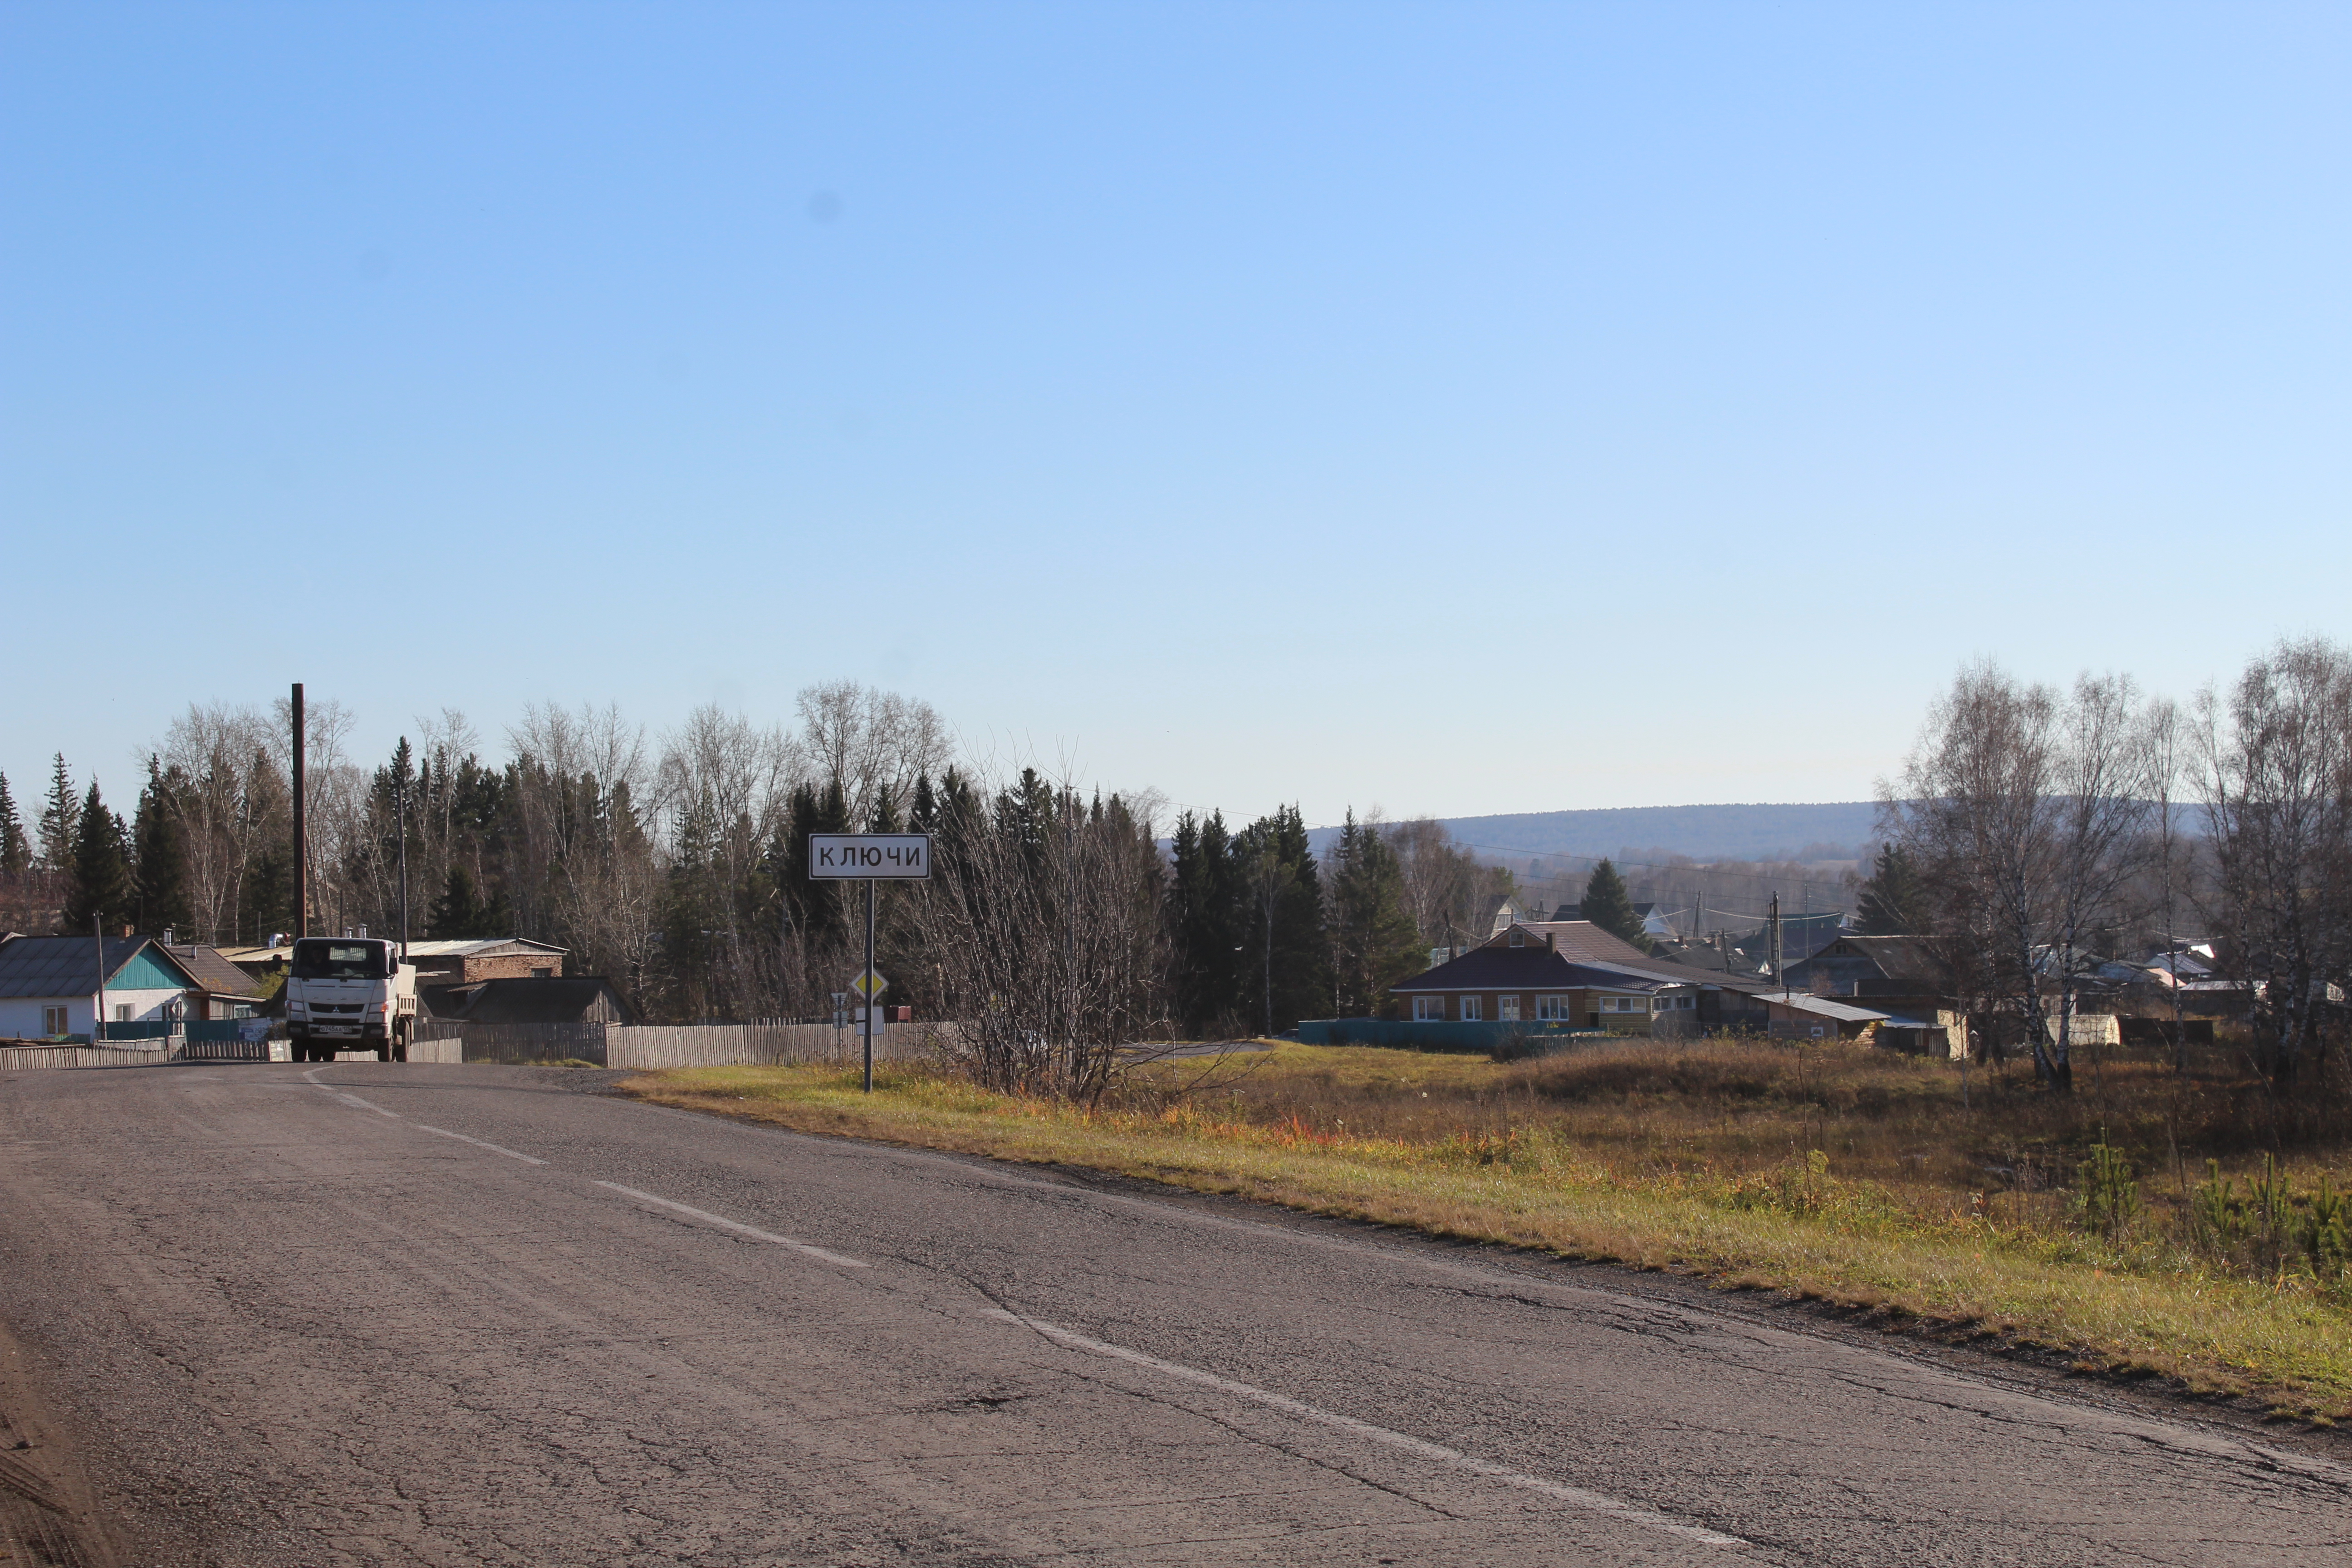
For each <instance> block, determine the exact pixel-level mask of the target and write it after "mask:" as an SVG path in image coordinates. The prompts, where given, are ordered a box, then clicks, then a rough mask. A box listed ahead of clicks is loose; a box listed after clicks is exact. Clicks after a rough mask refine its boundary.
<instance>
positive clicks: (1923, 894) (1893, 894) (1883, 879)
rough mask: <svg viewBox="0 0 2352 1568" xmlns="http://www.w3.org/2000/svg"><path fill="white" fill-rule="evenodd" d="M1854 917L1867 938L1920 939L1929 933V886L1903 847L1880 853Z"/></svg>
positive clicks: (1888, 848)
mask: <svg viewBox="0 0 2352 1568" xmlns="http://www.w3.org/2000/svg"><path fill="white" fill-rule="evenodd" d="M1854 916H1855V924H1856V925H1858V926H1859V927H1860V928H1861V931H1862V934H1863V935H1864V936H1917V935H1922V934H1924V933H1925V932H1926V931H1927V886H1926V884H1925V883H1924V882H1922V881H1921V880H1920V878H1919V873H1918V869H1917V868H1916V867H1914V866H1913V865H1912V864H1911V857H1910V855H1909V853H1908V852H1907V851H1906V850H1905V849H1904V847H1903V846H1901V845H1900V844H1890V845H1888V846H1887V847H1885V848H1884V849H1882V850H1880V851H1879V852H1878V859H1877V862H1876V863H1875V864H1874V865H1873V866H1872V868H1871V871H1870V876H1869V878H1868V879H1866V880H1865V881H1864V883H1863V884H1862V895H1861V897H1860V898H1859V899H1858V900H1855V904H1854Z"/></svg>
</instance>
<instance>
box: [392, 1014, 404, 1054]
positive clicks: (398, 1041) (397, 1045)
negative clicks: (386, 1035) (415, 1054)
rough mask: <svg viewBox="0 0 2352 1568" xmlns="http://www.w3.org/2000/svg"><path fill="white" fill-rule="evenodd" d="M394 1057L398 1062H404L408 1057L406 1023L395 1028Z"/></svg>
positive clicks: (393, 1033)
mask: <svg viewBox="0 0 2352 1568" xmlns="http://www.w3.org/2000/svg"><path fill="white" fill-rule="evenodd" d="M392 1059H393V1060H394V1061H396V1062H404V1061H406V1060H407V1059H408V1026H407V1025H406V1024H405V1023H403V1024H400V1025H397V1026H394V1029H393V1032H392Z"/></svg>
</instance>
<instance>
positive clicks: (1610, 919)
mask: <svg viewBox="0 0 2352 1568" xmlns="http://www.w3.org/2000/svg"><path fill="white" fill-rule="evenodd" d="M1577 914H1578V916H1579V918H1580V919H1583V920H1588V921H1591V922H1592V923H1593V924H1594V925H1597V926H1599V927H1600V928H1601V930H1602V931H1607V932H1608V933H1609V934H1610V935H1611V936H1613V937H1616V938H1617V939H1618V940H1619V941H1621V942H1632V943H1633V945H1634V946H1635V947H1638V948H1640V949H1641V950H1642V951H1643V952H1649V951H1650V939H1649V935H1648V933H1646V932H1645V931H1643V930H1642V917H1641V916H1640V915H1639V914H1638V913H1636V912H1635V911H1634V909H1633V898H1632V897H1631V896H1630V895H1629V894H1627V892H1626V891H1625V879H1624V878H1622V877H1621V876H1619V875H1618V874H1617V868H1616V867H1615V866H1614V865H1613V864H1612V863H1611V862H1609V861H1607V860H1603V861H1601V864H1599V865H1598V866H1595V867H1594V868H1592V876H1591V879H1589V880H1587V881H1586V882H1585V884H1584V901H1583V903H1582V905H1581V906H1580V908H1579V909H1578V910H1577Z"/></svg>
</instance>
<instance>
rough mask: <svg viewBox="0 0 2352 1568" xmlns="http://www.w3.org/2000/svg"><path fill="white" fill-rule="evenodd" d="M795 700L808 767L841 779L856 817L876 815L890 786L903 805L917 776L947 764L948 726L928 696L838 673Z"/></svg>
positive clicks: (892, 796)
mask: <svg viewBox="0 0 2352 1568" xmlns="http://www.w3.org/2000/svg"><path fill="white" fill-rule="evenodd" d="M798 706H799V708H800V715H801V733H800V737H799V742H800V745H801V748H802V750H803V754H804V758H805V763H806V765H807V768H808V771H809V773H811V774H812V775H813V776H814V777H816V778H819V779H823V780H827V781H833V782H837V783H838V784H840V785H841V789H842V795H843V796H844V797H845V799H846V800H847V802H848V804H849V817H850V820H851V821H853V822H861V823H862V822H871V821H872V820H873V819H874V814H875V808H876V806H877V804H878V803H879V801H880V799H881V797H882V795H883V793H884V792H885V791H887V792H888V796H889V798H890V800H892V801H893V802H895V803H896V805H897V807H898V809H899V810H900V811H904V810H905V809H906V805H907V800H908V796H909V795H912V794H913V793H914V788H915V781H916V780H917V779H918V778H920V777H922V776H924V775H926V774H929V775H930V776H932V777H937V776H938V775H939V773H940V770H941V769H943V768H944V767H946V765H947V763H948V760H949V756H950V747H949V743H948V738H947V726H946V725H945V724H944V723H943V722H942V721H940V716H939V714H938V712H937V711H936V710H933V709H932V707H931V705H930V704H929V703H928V702H924V701H920V700H917V699H915V698H911V697H902V696H900V695H898V693H897V692H894V691H883V690H879V689H877V688H874V687H871V686H860V685H858V684H857V683H856V681H854V680H835V681H829V682H826V683H825V684H824V685H820V686H811V687H808V688H806V689H803V691H802V692H801V694H800V697H799V700H798Z"/></svg>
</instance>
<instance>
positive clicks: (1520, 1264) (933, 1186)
mask: <svg viewBox="0 0 2352 1568" xmlns="http://www.w3.org/2000/svg"><path fill="white" fill-rule="evenodd" d="M592 1081H593V1079H592V1078H591V1075H585V1074H572V1075H566V1074H563V1073H561V1072H555V1071H534V1070H531V1069H520V1068H488V1067H466V1068H436V1067H387V1066H377V1065H374V1064H343V1065H337V1066H332V1067H325V1068H300V1067H293V1066H275V1067H257V1066H256V1067H226V1066H224V1067H215V1068H136V1069H123V1070H114V1071H89V1070H86V1071H76V1072H28V1073H22V1074H18V1075H16V1076H14V1077H12V1078H9V1079H5V1080H0V1323H5V1325H6V1326H7V1328H8V1329H10V1330H11V1331H13V1332H14V1334H15V1336H16V1340H17V1342H19V1343H20V1344H21V1345H22V1347H23V1349H24V1360H25V1362H26V1365H27V1366H28V1367H29V1368H30V1372H29V1373H28V1376H29V1378H30V1380H31V1385H33V1386H36V1387H37V1389H38V1391H39V1394H40V1396H41V1397H42V1398H43V1399H44V1400H45V1401H46V1409H45V1411H44V1412H42V1413H41V1415H40V1418H41V1419H42V1420H45V1421H46V1422H47V1425H48V1426H49V1428H51V1429H53V1430H55V1431H58V1432H60V1433H64V1434H68V1435H69V1437H68V1439H67V1440H68V1441H69V1442H70V1444H71V1446H72V1447H73V1448H74V1451H75V1452H74V1457H75V1458H77V1459H78V1461H79V1470H80V1471H81V1472H82V1479H84V1480H86V1483H87V1486H88V1487H89V1489H90V1492H91V1494H92V1495H94V1496H95V1497H96V1498H98V1499H99V1500H100V1508H101V1510H102V1512H103V1514H104V1516H105V1517H106V1518H107V1520H108V1521H110V1530H111V1531H112V1533H113V1536H114V1539H115V1543H116V1550H117V1555H118V1558H119V1560H120V1561H121V1562H122V1563H133V1564H147V1563H221V1564H236V1565H248V1564H249V1565H268V1564H306V1565H307V1564H341V1563H436V1564H442V1563H447V1564H456V1563H502V1564H503V1563H511V1564H530V1565H532V1568H548V1565H554V1564H573V1563H580V1564H585V1563H709V1564H737V1563H902V1562H915V1563H929V1562H939V1563H1064V1562H1076V1561H1084V1562H1104V1563H1726V1564H1729V1563H1749V1562H1756V1563H1796V1562H1805V1563H1866V1564H1886V1563H1906V1564H1923V1563H2002V1564H2009V1563H2110V1562H2112V1563H2231V1564H2242V1563H2311V1564H2326V1565H2328V1568H2343V1564H2345V1563H2347V1561H2352V1467H2347V1466H2346V1465H2344V1464H2343V1463H2342V1462H2340V1460H2338V1459H2336V1458H2330V1457H2329V1456H2328V1455H2326V1454H2325V1453H2315V1452H2304V1451H2295V1450H2290V1449H2286V1448H2282V1447H2277V1446H2274V1445H2271V1444H2268V1443H2265V1442H2263V1440H2261V1439H2260V1438H2259V1437H2254V1436H2247V1435H2244V1434H2241V1433H2237V1432H2233V1431H2231V1430H2229V1429H2226V1428H2221V1427H2213V1426H2200V1425H2198V1424H2195V1423H2193V1422H2190V1421H2189V1420H2187V1419H2182V1420H2178V1421H2176V1420H2172V1419H2169V1418H2162V1417H2158V1416H2151V1415H2146V1414H2142V1413H2138V1412H2136V1411H2135V1410H2134V1409H2132V1408H2130V1407H2127V1406H2119V1405H2115V1404H2113V1403H2108V1404H2102V1403H2100V1402H2098V1401H2097V1400H2095V1399H2083V1400H2075V1399H2071V1398H2068V1397H2065V1396H2064V1395H2063V1394H2051V1393H2045V1392H2042V1391H2038V1390H2037V1389H2035V1388H2033V1387H2032V1386H2029V1385H2027V1384H2021V1383H2020V1382H2018V1381H2017V1380H2014V1379H2008V1378H2003V1377H2000V1376H1999V1375H1990V1376H1988V1375H1978V1374H1975V1373H1970V1372H1969V1371H1968V1370H1967V1369H1966V1368H1965V1367H1958V1368H1956V1367H1955V1366H1954V1365H1951V1364H1947V1363H1946V1362H1944V1361H1942V1360H1939V1359H1938V1358H1937V1357H1936V1356H1934V1355H1929V1354H1915V1353H1906V1352H1904V1351H1902V1350H1900V1349H1898V1348H1891V1347H1881V1346H1878V1345H1874V1344H1869V1343H1864V1342H1858V1341H1856V1340H1855V1339H1853V1338H1852V1337H1850V1336H1845V1335H1842V1334H1840V1333H1837V1332H1833V1331H1800V1330H1799V1329H1792V1328H1784V1327H1780V1326H1776V1325H1774V1324H1772V1323H1770V1322H1767V1321H1759V1318H1758V1317H1757V1316H1755V1315H1754V1314H1741V1313H1734V1312H1725V1311H1717V1310H1709V1309H1708V1308H1707V1307H1706V1305H1705V1304H1704V1303H1703V1302H1678V1301H1675V1300H1668V1299H1664V1298H1662V1297H1660V1296H1658V1295H1656V1294H1655V1293H1647V1292H1644V1291H1643V1290H1641V1289H1639V1288H1638V1287H1633V1288H1628V1289H1618V1288H1613V1287H1614V1285H1615V1283H1616V1282H1617V1277H1615V1276H1612V1275H1610V1274H1608V1273H1607V1272H1606V1271H1603V1270H1598V1269H1571V1268H1562V1267H1553V1266H1548V1265H1545V1264H1543V1263H1541V1262H1540V1261H1536V1260H1517V1259H1514V1258H1509V1257H1507V1256H1502V1255H1497V1254H1493V1253H1488V1252H1483V1251H1479V1250H1475V1249H1466V1248H1459V1247H1444V1246H1439V1245H1436V1244H1429V1243H1422V1242H1418V1241H1414V1240H1412V1239H1411V1238H1406V1237H1391V1236H1388V1235H1385V1234H1383V1233H1378V1232H1371V1231H1367V1230H1364V1229H1360V1228H1356V1227H1349V1226H1340V1225H1334V1224H1324V1223H1321V1222H1314V1221H1307V1220H1299V1219H1295V1218H1290V1217H1286V1216H1278V1215H1265V1214H1264V1213H1262V1212H1253V1211H1250V1210H1248V1209H1245V1208H1244V1207H1242V1206H1240V1205H1229V1204H1223V1203H1220V1202H1217V1201H1213V1200H1195V1199H1187V1198H1180V1197H1168V1198H1162V1197H1159V1196H1156V1195H1153V1194H1148V1193H1143V1192H1139V1191H1138V1190H1133V1189H1124V1188H1120V1187H1118V1186H1117V1185H1115V1184H1086V1183H1081V1182H1076V1181H1067V1180H1062V1179H1058V1178H1056V1177H1055V1176H1054V1175H1052V1174H1050V1173H1035V1172H1030V1171H1024V1170H1020V1169H1013V1168H1007V1167H1000V1166H994V1165H991V1164H989V1163H985V1162H979V1161H968V1160H961V1159H955V1158H949V1157H943V1156H938V1155H930V1154H925V1153H920V1152H908V1151H902V1150H892V1149H884V1148H877V1147H874V1146H870V1145H866V1144H859V1143H853V1142H839V1141H829V1140H821V1139H814V1138H806V1137H800V1136H795V1135H793V1134H788V1133H782V1132H777V1131H768V1130H763V1129H759V1128H754V1127H749V1126H742V1125H737V1124H733V1123H729V1122H725V1121H717V1120H713V1119H709V1118H702V1117H696V1116H691V1115H688V1114H685V1113H681V1112H676V1111H668V1110H659V1109H656V1108H652V1107H646V1106H641V1105H636V1104H633V1103H629V1102H625V1101H622V1100H615V1099H613V1098H610V1097H606V1096H602V1095H596V1094H590V1093H582V1092H578V1091H577V1089H578V1087H580V1086H583V1085H584V1084H586V1083H589V1082H592ZM567 1086H571V1087H567ZM6 1386H7V1385H6V1384H5V1383H0V1395H5V1388H6ZM0 1480H5V1476H0ZM92 1560H93V1561H95V1560H96V1558H95V1557H93V1559H92ZM8 1568H15V1565H14V1564H13V1563H10V1564H8Z"/></svg>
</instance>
